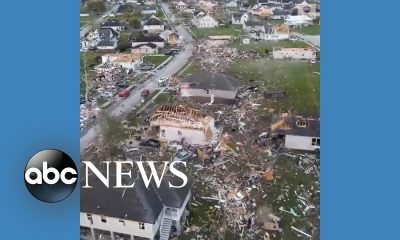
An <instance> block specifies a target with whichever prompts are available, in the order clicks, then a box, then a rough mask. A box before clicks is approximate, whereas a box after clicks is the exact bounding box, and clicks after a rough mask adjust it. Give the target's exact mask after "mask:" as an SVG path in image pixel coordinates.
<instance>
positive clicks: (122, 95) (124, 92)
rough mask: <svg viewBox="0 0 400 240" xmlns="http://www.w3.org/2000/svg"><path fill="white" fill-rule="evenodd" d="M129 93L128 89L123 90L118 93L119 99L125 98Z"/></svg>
mask: <svg viewBox="0 0 400 240" xmlns="http://www.w3.org/2000/svg"><path fill="white" fill-rule="evenodd" d="M130 93H131V92H130V91H129V90H128V89H124V90H122V91H121V92H119V93H118V96H119V97H123V98H127V97H128V96H129V94H130Z"/></svg>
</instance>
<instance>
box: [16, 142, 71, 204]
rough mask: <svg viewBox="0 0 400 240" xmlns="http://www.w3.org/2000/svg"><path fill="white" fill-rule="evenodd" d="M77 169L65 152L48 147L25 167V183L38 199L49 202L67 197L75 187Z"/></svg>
mask: <svg viewBox="0 0 400 240" xmlns="http://www.w3.org/2000/svg"><path fill="white" fill-rule="evenodd" d="M77 175H78V172H77V169H76V165H75V163H74V161H73V160H72V159H71V158H70V157H69V156H68V155H67V154H65V153H64V152H62V151H59V150H55V149H48V150H43V151H40V152H38V153H36V154H35V155H34V156H33V157H32V158H31V159H30V160H29V162H28V164H27V165H26V167H25V173H24V178H25V185H26V187H27V188H28V190H29V192H30V193H31V194H32V195H33V196H34V197H35V198H37V199H38V200H41V201H43V202H48V203H55V202H59V201H61V200H63V199H65V198H67V197H68V196H69V195H70V194H71V193H72V192H73V191H74V189H75V187H76V183H77Z"/></svg>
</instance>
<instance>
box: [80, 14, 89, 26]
mask: <svg viewBox="0 0 400 240" xmlns="http://www.w3.org/2000/svg"><path fill="white" fill-rule="evenodd" d="M90 22H91V19H90V16H84V17H81V19H80V23H81V27H83V26H85V25H86V24H88V23H90Z"/></svg>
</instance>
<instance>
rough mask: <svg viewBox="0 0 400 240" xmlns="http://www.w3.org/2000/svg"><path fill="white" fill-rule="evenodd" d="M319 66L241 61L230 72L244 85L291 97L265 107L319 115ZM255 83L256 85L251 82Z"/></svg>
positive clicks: (290, 62) (265, 104) (268, 103)
mask: <svg viewBox="0 0 400 240" xmlns="http://www.w3.org/2000/svg"><path fill="white" fill-rule="evenodd" d="M319 71H320V66H319V64H311V63H308V62H294V61H276V60H262V59H261V60H258V61H248V60H244V59H243V60H238V61H237V62H236V63H234V64H232V65H231V66H230V69H229V70H228V72H229V73H230V74H231V75H232V76H234V77H236V78H237V79H239V80H240V81H241V82H242V84H243V85H258V87H259V88H260V90H261V91H286V92H287V94H288V96H287V97H286V98H284V99H282V100H279V101H277V102H265V103H263V105H264V106H263V107H267V108H269V109H271V108H272V109H274V110H275V112H276V111H283V112H285V111H288V110H289V109H290V108H291V107H293V108H294V110H295V111H296V112H300V113H309V114H317V115H318V114H319V109H320V102H319V96H320V75H319ZM252 80H253V81H252Z"/></svg>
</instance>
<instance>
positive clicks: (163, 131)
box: [161, 129, 165, 137]
mask: <svg viewBox="0 0 400 240" xmlns="http://www.w3.org/2000/svg"><path fill="white" fill-rule="evenodd" d="M161 136H163V137H165V129H163V130H161Z"/></svg>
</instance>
